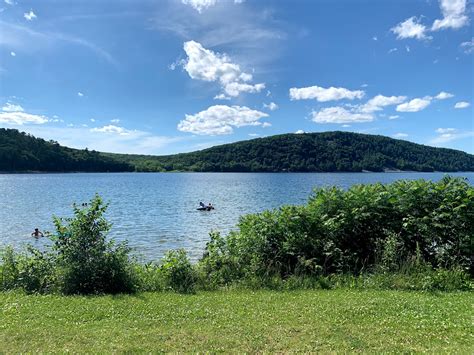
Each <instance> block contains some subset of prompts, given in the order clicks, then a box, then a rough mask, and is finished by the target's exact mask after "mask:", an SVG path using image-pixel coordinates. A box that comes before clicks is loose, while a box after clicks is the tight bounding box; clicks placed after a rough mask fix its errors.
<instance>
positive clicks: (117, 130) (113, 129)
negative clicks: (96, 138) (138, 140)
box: [91, 125, 134, 136]
mask: <svg viewBox="0 0 474 355" xmlns="http://www.w3.org/2000/svg"><path fill="white" fill-rule="evenodd" d="M91 132H102V133H109V134H118V135H120V136H128V135H130V134H131V133H133V132H134V131H131V130H128V129H125V128H123V127H119V126H115V125H107V126H103V127H95V128H91Z"/></svg>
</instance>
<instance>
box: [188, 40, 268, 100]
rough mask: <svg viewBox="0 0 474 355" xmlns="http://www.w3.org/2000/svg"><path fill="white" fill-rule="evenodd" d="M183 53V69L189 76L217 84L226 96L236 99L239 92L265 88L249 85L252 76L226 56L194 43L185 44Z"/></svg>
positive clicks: (261, 84)
mask: <svg viewBox="0 0 474 355" xmlns="http://www.w3.org/2000/svg"><path fill="white" fill-rule="evenodd" d="M184 51H185V52H186V54H187V56H188V59H187V60H186V61H185V62H184V63H183V67H184V70H186V72H187V73H188V74H189V76H190V77H191V78H192V79H196V80H203V81H208V82H213V81H217V82H219V83H220V85H221V87H222V89H223V90H224V93H225V95H227V96H231V97H236V96H239V94H240V93H241V92H247V93H257V92H260V91H262V90H263V89H264V88H265V84H264V83H259V84H250V83H249V82H251V81H252V79H253V76H252V74H249V73H245V72H243V71H242V70H241V69H240V66H239V65H238V64H236V63H233V62H232V61H231V59H230V58H229V57H228V56H227V55H226V54H219V53H214V52H213V51H211V50H209V49H206V48H204V47H203V46H202V45H201V44H200V43H198V42H195V41H188V42H185V43H184ZM218 96H219V95H218ZM219 98H220V97H219Z"/></svg>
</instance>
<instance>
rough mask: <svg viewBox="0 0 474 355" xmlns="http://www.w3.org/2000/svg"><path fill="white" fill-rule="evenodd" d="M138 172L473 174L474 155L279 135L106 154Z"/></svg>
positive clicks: (352, 138)
mask: <svg viewBox="0 0 474 355" xmlns="http://www.w3.org/2000/svg"><path fill="white" fill-rule="evenodd" d="M109 156H115V157H117V158H118V159H120V160H122V161H125V162H127V163H130V164H132V165H134V166H135V167H136V168H137V170H140V171H170V170H179V171H181V170H186V171H256V172H257V171H262V172H283V171H299V172H305V171H315V172H318V171H319V172H329V171H341V172H342V171H347V172H351V171H352V172H355V171H363V170H369V171H384V170H387V169H389V170H412V171H474V156H473V155H471V154H467V153H465V152H462V151H457V150H453V149H445V148H434V147H429V146H425V145H421V144H416V143H411V142H407V141H403V140H398V139H392V138H388V137H384V136H375V135H368V134H359V133H351V132H323V133H305V134H282V135H277V136H272V137H265V138H257V139H252V140H248V141H242V142H237V143H231V144H224V145H220V146H216V147H212V148H209V149H204V150H201V151H197V152H192V153H184V154H176V155H168V156H155V157H154V156H145V155H109Z"/></svg>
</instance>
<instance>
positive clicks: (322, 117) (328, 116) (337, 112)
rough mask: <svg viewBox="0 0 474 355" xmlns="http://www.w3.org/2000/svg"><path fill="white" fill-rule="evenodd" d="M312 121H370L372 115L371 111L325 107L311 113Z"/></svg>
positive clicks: (372, 118) (372, 117)
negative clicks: (363, 111)
mask: <svg viewBox="0 0 474 355" xmlns="http://www.w3.org/2000/svg"><path fill="white" fill-rule="evenodd" d="M311 115H312V121H314V122H316V123H354V122H371V121H373V120H374V116H373V115H372V114H371V113H360V112H352V111H348V110H346V109H345V108H343V107H326V108H323V109H322V110H320V111H313V112H312V113H311Z"/></svg>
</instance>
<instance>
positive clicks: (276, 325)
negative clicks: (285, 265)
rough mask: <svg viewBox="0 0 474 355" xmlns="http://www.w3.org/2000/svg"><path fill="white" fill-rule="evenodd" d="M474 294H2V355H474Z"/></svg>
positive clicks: (382, 292)
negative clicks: (323, 354) (419, 354)
mask: <svg viewBox="0 0 474 355" xmlns="http://www.w3.org/2000/svg"><path fill="white" fill-rule="evenodd" d="M472 301H473V298H472V293H467V292H466V293H441V294H430V293H421V292H400V291H352V290H332V291H325V290H316V291H291V292H275V291H256V292H252V291H219V292H200V293H198V294H196V295H179V294H174V293H145V294H138V295H135V296H103V297H63V296H25V295H21V294H17V293H0V352H15V353H18V352H38V351H39V352H52V351H53V352H65V351H73V352H85V351H87V352H117V351H120V352H122V351H148V352H149V351H239V352H242V351H248V352H256V351H370V352H378V351H393V352H401V351H404V352H407V351H428V352H456V353H473V350H474V348H473V329H472V325H471V317H472V303H473V302H472Z"/></svg>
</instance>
